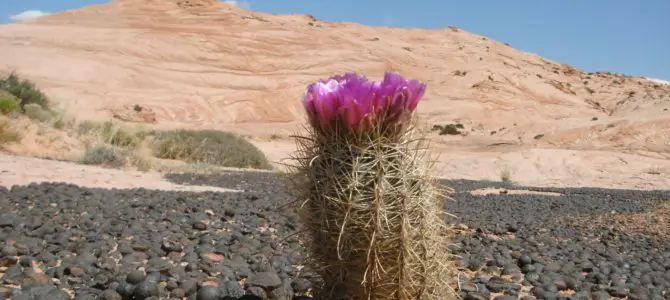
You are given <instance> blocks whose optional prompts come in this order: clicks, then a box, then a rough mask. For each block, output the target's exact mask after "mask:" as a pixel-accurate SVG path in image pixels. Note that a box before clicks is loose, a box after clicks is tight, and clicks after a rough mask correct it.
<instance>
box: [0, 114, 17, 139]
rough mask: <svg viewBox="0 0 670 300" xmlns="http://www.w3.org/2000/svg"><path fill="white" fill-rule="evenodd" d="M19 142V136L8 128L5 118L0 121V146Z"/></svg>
mask: <svg viewBox="0 0 670 300" xmlns="http://www.w3.org/2000/svg"><path fill="white" fill-rule="evenodd" d="M20 140H21V136H20V135H19V134H18V133H17V132H16V131H14V130H12V129H11V128H10V127H9V121H8V120H7V119H5V118H3V119H0V145H3V144H8V143H12V142H18V141H20Z"/></svg>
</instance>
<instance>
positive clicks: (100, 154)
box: [81, 145, 128, 168]
mask: <svg viewBox="0 0 670 300" xmlns="http://www.w3.org/2000/svg"><path fill="white" fill-rule="evenodd" d="M127 162H128V158H127V157H126V154H125V153H124V152H123V151H121V150H120V149H117V148H114V147H110V146H107V145H100V146H95V147H91V148H88V149H87V150H86V152H85V153H84V157H82V159H81V163H82V164H85V165H107V166H110V167H114V168H121V167H123V166H125V165H126V163H127Z"/></svg>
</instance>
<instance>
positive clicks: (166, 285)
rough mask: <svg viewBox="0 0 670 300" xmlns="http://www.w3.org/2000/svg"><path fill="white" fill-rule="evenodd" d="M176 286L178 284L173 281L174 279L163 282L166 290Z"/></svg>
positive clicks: (173, 288) (174, 288)
mask: <svg viewBox="0 0 670 300" xmlns="http://www.w3.org/2000/svg"><path fill="white" fill-rule="evenodd" d="M178 287H179V285H178V284H177V283H176V282H174V281H168V282H167V283H166V284H165V288H166V289H167V290H168V291H172V290H176V289H177V288H178Z"/></svg>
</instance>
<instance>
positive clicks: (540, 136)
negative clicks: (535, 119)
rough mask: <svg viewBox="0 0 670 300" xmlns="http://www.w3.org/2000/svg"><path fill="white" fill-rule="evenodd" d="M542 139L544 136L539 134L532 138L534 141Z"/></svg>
mask: <svg viewBox="0 0 670 300" xmlns="http://www.w3.org/2000/svg"><path fill="white" fill-rule="evenodd" d="M543 137H544V134H542V133H540V134H538V135H536V136H535V137H533V138H534V139H536V140H539V139H541V138H543Z"/></svg>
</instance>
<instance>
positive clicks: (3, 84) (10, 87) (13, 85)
mask: <svg viewBox="0 0 670 300" xmlns="http://www.w3.org/2000/svg"><path fill="white" fill-rule="evenodd" d="M0 89H1V90H5V91H7V92H9V93H10V94H12V95H14V96H15V97H16V98H18V99H19V105H20V106H21V108H25V106H26V105H28V104H37V105H39V106H41V107H43V108H48V107H49V100H48V98H47V96H46V95H45V94H44V93H42V91H40V90H39V89H38V88H37V87H36V86H35V84H34V83H33V82H31V81H28V80H25V79H24V80H21V79H20V78H19V76H18V75H16V73H13V72H12V73H11V74H9V76H7V78H5V79H0Z"/></svg>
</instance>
